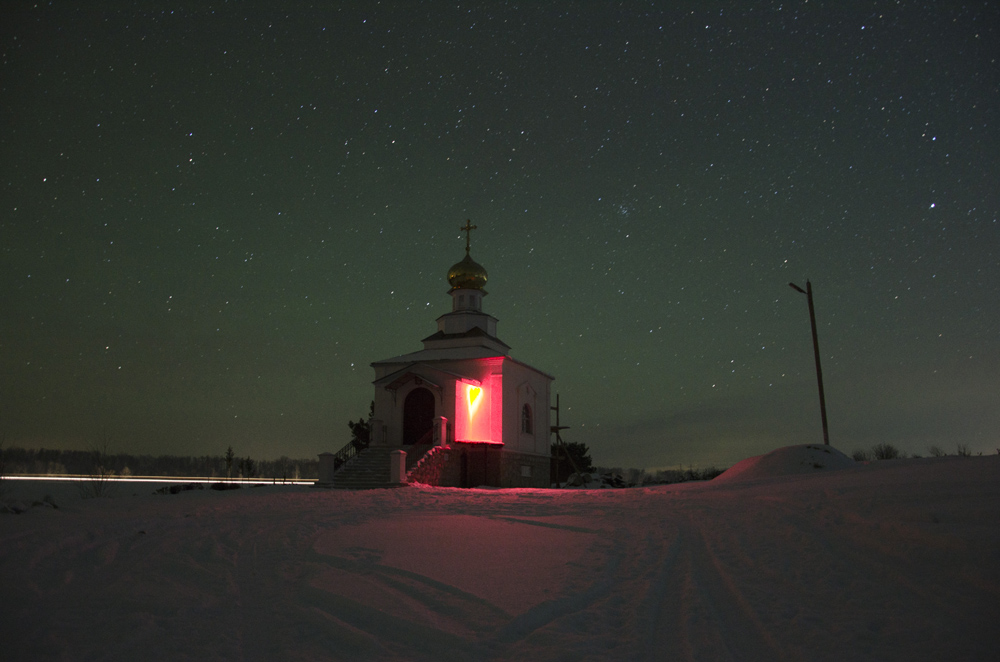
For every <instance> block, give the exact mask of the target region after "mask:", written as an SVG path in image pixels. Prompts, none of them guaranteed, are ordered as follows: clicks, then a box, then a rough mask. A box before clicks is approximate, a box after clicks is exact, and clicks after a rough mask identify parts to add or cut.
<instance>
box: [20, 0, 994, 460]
mask: <svg viewBox="0 0 1000 662" xmlns="http://www.w3.org/2000/svg"><path fill="white" fill-rule="evenodd" d="M168 4H169V5H171V7H170V8H166V7H167V6H168ZM276 6H280V8H279V9H276V8H275V7H276ZM2 13H3V20H2V21H0V23H2V26H0V38H2V41H0V53H2V63H0V65H2V66H0V115H2V117H0V153H2V156H0V432H2V433H3V434H4V435H5V439H6V443H7V444H8V445H20V446H27V447H40V446H41V447H47V448H52V447H61V448H86V447H88V446H89V445H93V443H94V440H95V439H104V440H107V439H110V440H111V442H112V446H113V448H114V449H116V450H120V451H127V452H133V453H156V454H159V453H170V454H196V455H201V454H221V453H223V452H224V451H225V449H226V447H227V446H228V445H230V444H231V445H232V446H233V447H234V450H235V451H236V452H237V453H238V454H240V455H248V454H249V455H252V456H254V457H261V458H276V457H278V456H281V455H288V456H292V457H309V456H314V455H315V454H316V453H320V452H323V451H331V450H337V449H338V448H340V447H341V446H342V445H343V444H344V443H346V442H347V441H348V439H349V430H348V427H347V421H348V420H349V419H357V418H358V417H359V416H362V415H367V410H368V403H369V401H370V400H371V399H372V393H373V388H372V386H371V381H372V379H373V378H374V373H373V370H372V369H371V367H370V363H371V362H372V361H376V360H379V359H383V358H387V357H391V356H396V355H399V354H402V353H406V352H410V351H416V350H418V349H420V347H421V345H420V340H421V339H422V338H424V337H426V336H428V335H430V334H431V333H433V332H434V331H435V330H436V326H435V322H434V320H435V318H436V317H437V316H439V315H441V314H443V313H445V312H448V311H449V310H450V304H451V300H450V297H448V296H447V294H446V293H447V290H448V284H447V281H446V278H445V275H446V273H447V270H448V268H449V267H450V266H451V265H452V264H453V263H455V262H457V261H458V260H459V259H461V258H462V256H463V255H464V248H465V239H464V233H462V232H461V231H460V230H459V228H460V226H462V225H463V224H464V223H465V221H466V219H471V220H472V222H473V223H474V224H475V225H477V227H478V229H477V230H476V231H475V232H473V235H472V256H473V257H474V258H475V259H476V260H477V261H478V262H480V263H481V264H483V265H484V266H485V267H486V268H487V269H488V270H489V274H490V278H489V283H488V285H487V290H488V292H489V296H488V297H487V298H486V299H485V300H484V309H485V310H486V312H489V313H491V314H492V315H494V316H496V317H497V318H499V320H500V324H499V328H498V334H499V337H500V338H501V339H502V340H504V341H505V342H506V343H507V344H508V345H510V346H511V347H512V356H513V357H514V358H517V359H519V360H521V361H524V362H527V363H529V364H531V365H534V366H536V367H537V368H539V369H541V370H543V371H545V372H547V373H549V374H552V375H554V376H555V377H556V381H555V382H554V383H553V393H555V392H558V393H559V394H560V402H561V422H562V423H563V424H564V425H569V426H570V429H569V430H566V431H565V432H564V434H563V438H564V439H565V440H566V441H576V442H582V443H585V444H587V445H588V446H589V447H590V450H591V455H592V457H593V460H594V462H595V463H596V464H600V465H605V466H622V467H645V468H659V467H673V468H676V467H677V466H679V465H680V466H685V467H686V466H688V465H694V466H709V465H716V466H728V465H729V464H731V463H733V462H735V461H737V460H739V459H741V458H743V457H747V456H749V455H756V454H759V453H762V452H766V451H768V450H771V449H773V448H776V447H778V446H783V445H788V444H796V443H811V442H821V441H822V429H821V426H820V416H819V404H818V397H817V388H816V373H815V365H814V361H813V350H812V340H811V335H810V326H809V313H808V306H807V301H806V297H805V296H804V295H802V294H800V293H798V292H796V291H794V290H793V289H791V288H790V287H789V286H788V283H789V282H795V283H797V284H798V285H800V286H802V287H805V285H806V280H807V279H809V280H810V281H811V282H812V285H813V289H814V294H815V304H816V315H817V321H818V326H819V343H820V349H821V354H822V366H823V373H824V381H825V385H826V399H827V409H828V413H829V420H830V439H831V443H832V444H833V445H834V446H835V447H837V448H839V449H841V450H843V451H845V452H847V453H850V452H852V451H853V450H854V449H858V448H868V447H870V446H871V445H873V444H875V443H880V442H888V443H893V444H895V445H897V446H898V447H899V448H900V449H902V450H903V451H905V452H908V453H917V454H927V452H928V449H929V447H930V446H931V445H938V446H939V447H941V448H942V449H943V450H946V451H950V452H954V451H955V447H956V445H957V444H966V445H968V447H969V448H970V449H971V450H972V451H973V452H978V451H982V452H984V453H990V454H992V453H994V452H996V448H997V447H998V446H1000V377H998V375H1000V312H998V309H997V304H998V302H1000V223H998V221H997V219H998V215H1000V187H998V173H1000V168H998V166H1000V132H998V129H1000V61H998V58H1000V47H998V46H997V44H1000V8H998V6H997V5H996V4H994V3H991V2H985V1H978V2H967V3H960V2H940V3H917V2H876V1H868V2H839V1H838V2H816V1H812V2H802V3H798V2H766V1H762V2H714V1H710V2H638V1H637V2H574V3H569V2H566V3H534V2H526V3H507V2H499V1H490V2H451V3H443V2H417V1H413V2H409V1H407V2H404V1H399V2H355V3H351V2H343V3H308V2H284V3H282V2H273V3H263V2H248V3H231V2H230V3H227V2H187V3H184V2H182V3H155V2H135V3H128V2H100V3H90V2H86V3H84V2H60V1H58V0H56V1H53V2H6V3H4V6H3V9H2ZM553 399H554V398H553Z"/></svg>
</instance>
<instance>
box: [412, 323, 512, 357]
mask: <svg viewBox="0 0 1000 662" xmlns="http://www.w3.org/2000/svg"><path fill="white" fill-rule="evenodd" d="M441 317H444V315H442V316H441ZM459 338H489V339H490V340H492V341H493V342H494V343H500V344H501V345H503V346H504V348H506V349H510V345H508V344H507V343H505V342H504V341H502V340H500V339H499V338H496V337H494V336H491V335H490V334H488V333H487V332H486V330H485V329H483V328H482V327H478V326H474V327H472V328H471V329H469V330H468V331H463V332H462V333H445V332H444V331H438V332H437V333H434V334H432V335H429V336H427V337H426V338H424V339H423V340H422V341H421V342H424V343H426V342H428V341H436V340H458V339H459Z"/></svg>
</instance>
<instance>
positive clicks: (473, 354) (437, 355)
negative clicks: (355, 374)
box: [372, 345, 509, 366]
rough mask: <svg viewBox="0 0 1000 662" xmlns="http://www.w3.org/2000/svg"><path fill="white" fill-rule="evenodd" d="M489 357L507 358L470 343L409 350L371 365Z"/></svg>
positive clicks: (499, 353)
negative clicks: (467, 344) (460, 345)
mask: <svg viewBox="0 0 1000 662" xmlns="http://www.w3.org/2000/svg"><path fill="white" fill-rule="evenodd" d="M489 358H509V357H508V356H507V355H506V354H504V353H502V352H497V351H496V350H495V349H491V348H489V347H484V346H483V345H472V346H466V347H437V348H434V349H422V350H420V351H419V352H411V353H409V354H403V355H401V356H394V357H392V358H391V359H382V360H381V361H375V362H374V363H372V366H376V365H382V364H385V363H423V362H426V361H454V360H461V359H489Z"/></svg>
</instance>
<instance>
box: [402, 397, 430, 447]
mask: <svg viewBox="0 0 1000 662" xmlns="http://www.w3.org/2000/svg"><path fill="white" fill-rule="evenodd" d="M433 428H434V394H433V393H431V392H430V391H428V390H427V389H425V388H415V389H413V390H412V391H410V393H409V395H407V396H406V400H404V401H403V443H404V444H406V445H407V446H409V445H412V444H416V443H425V444H429V443H431V434H432V430H433ZM425 437H426V439H425Z"/></svg>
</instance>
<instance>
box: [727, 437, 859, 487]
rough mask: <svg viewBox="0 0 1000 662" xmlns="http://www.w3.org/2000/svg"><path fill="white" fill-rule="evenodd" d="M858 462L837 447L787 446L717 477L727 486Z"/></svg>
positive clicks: (740, 464) (824, 469) (850, 465)
mask: <svg viewBox="0 0 1000 662" xmlns="http://www.w3.org/2000/svg"><path fill="white" fill-rule="evenodd" d="M855 465H856V462H855V461H854V460H852V459H851V458H849V457H847V456H846V455H844V454H843V453H841V452H840V451H838V450H837V449H836V448H834V447H833V446H826V445H817V444H806V445H804V446H786V447H784V448H779V449H777V450H773V451H771V452H770V453H765V454H764V455H758V456H757V457H748V458H747V459H745V460H742V461H740V462H737V463H736V464H734V465H733V466H732V467H730V468H729V469H727V470H726V471H724V472H722V473H721V474H719V475H718V476H716V477H715V478H714V479H713V480H714V481H715V482H720V483H725V482H730V481H737V480H756V479H761V478H773V477H775V476H788V475H792V474H812V473H816V472H818V471H830V470H832V469H846V468H848V467H853V466H855Z"/></svg>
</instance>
